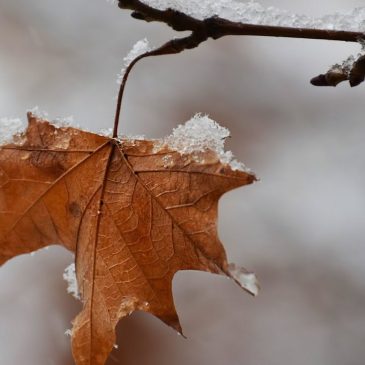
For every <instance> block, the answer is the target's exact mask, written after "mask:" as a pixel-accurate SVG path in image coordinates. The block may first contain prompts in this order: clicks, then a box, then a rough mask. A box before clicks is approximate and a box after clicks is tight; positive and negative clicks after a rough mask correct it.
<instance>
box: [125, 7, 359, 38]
mask: <svg viewBox="0 0 365 365" xmlns="http://www.w3.org/2000/svg"><path fill="white" fill-rule="evenodd" d="M141 2H142V3H143V4H145V5H148V6H150V7H151V8H154V9H158V10H162V11H166V10H167V9H173V10H175V11H178V12H180V13H184V14H186V15H189V16H191V17H193V18H195V19H199V20H204V19H208V18H213V17H219V18H222V19H226V20H229V21H231V22H237V23H247V24H257V25H270V26H279V27H294V28H311V29H327V30H343V31H354V32H364V31H365V7H359V8H355V9H353V10H351V11H349V12H345V13H340V12H336V13H334V14H327V15H325V16H322V17H319V18H315V17H311V16H307V15H301V14H295V13H291V12H290V11H288V10H281V9H278V8H275V7H273V6H269V7H265V6H262V5H261V4H260V3H259V2H256V1H245V2H242V1H237V0H142V1H141ZM122 3H123V2H122Z"/></svg>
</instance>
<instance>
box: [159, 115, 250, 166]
mask: <svg viewBox="0 0 365 365" xmlns="http://www.w3.org/2000/svg"><path fill="white" fill-rule="evenodd" d="M229 136H230V131H229V130H228V129H227V128H225V127H221V126H220V125H219V124H218V123H217V122H215V121H214V120H212V119H210V118H209V117H208V116H207V115H202V114H195V115H194V117H193V118H191V119H190V120H188V121H187V122H186V123H185V124H180V125H179V126H178V127H177V128H175V129H174V130H173V132H172V134H171V135H170V136H168V137H165V139H164V140H162V141H161V146H163V145H167V146H168V147H169V148H171V149H173V150H175V151H177V152H179V153H181V154H193V155H196V156H197V158H198V156H199V152H204V151H207V150H210V151H213V152H215V154H216V156H217V157H218V159H219V161H220V162H221V163H223V164H228V165H229V166H230V167H231V169H232V170H234V171H235V170H239V171H245V172H248V173H251V170H250V169H248V168H247V167H246V166H245V165H244V164H243V163H241V162H238V161H237V160H236V159H234V156H233V153H232V152H231V151H225V150H224V144H225V141H226V139H227V138H228V137H229Z"/></svg>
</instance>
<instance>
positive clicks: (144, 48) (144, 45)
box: [117, 38, 152, 84]
mask: <svg viewBox="0 0 365 365" xmlns="http://www.w3.org/2000/svg"><path fill="white" fill-rule="evenodd" d="M151 50H152V48H151V47H150V44H149V42H148V40H147V38H144V39H141V40H140V41H138V42H137V43H136V44H135V45H134V46H133V48H132V49H131V50H130V51H129V53H128V54H127V56H126V57H124V58H123V68H122V70H121V71H120V74H119V75H118V79H117V83H118V84H121V83H122V81H123V77H124V74H125V71H126V70H127V68H128V66H129V65H130V64H131V63H132V62H133V61H134V60H135V59H136V58H137V57H139V56H141V55H142V54H144V53H146V52H149V51H151Z"/></svg>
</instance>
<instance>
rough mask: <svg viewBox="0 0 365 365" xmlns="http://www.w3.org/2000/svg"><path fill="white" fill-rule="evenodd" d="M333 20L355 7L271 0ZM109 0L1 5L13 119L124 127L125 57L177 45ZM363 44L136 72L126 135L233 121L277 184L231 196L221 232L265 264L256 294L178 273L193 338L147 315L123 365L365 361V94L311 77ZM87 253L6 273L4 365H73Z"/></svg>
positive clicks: (45, 254)
mask: <svg viewBox="0 0 365 365" xmlns="http://www.w3.org/2000/svg"><path fill="white" fill-rule="evenodd" d="M262 2H263V3H264V4H266V5H273V6H277V7H282V8H286V9H289V10H291V11H295V12H302V13H307V14H311V15H317V16H320V15H323V14H325V13H329V12H334V11H336V10H339V11H341V10H350V9H351V8H353V7H355V6H360V5H361V3H362V1H355V0H322V1H321V2H319V1H318V0H297V1H295V2H293V1H290V0H267V1H262ZM175 35H176V34H174V33H173V32H172V31H171V30H169V29H168V28H167V27H166V26H164V25H161V24H145V23H143V22H139V21H137V20H133V19H132V18H130V17H129V13H128V12H126V11H121V10H119V9H118V8H117V7H116V6H115V5H111V4H109V3H107V2H106V1H105V0H63V1H56V0H35V1H28V0H0V116H8V117H11V116H13V117H22V118H25V112H26V109H28V108H31V107H33V106H35V105H39V107H40V109H42V110H46V111H48V112H49V114H50V117H51V118H56V117H59V116H68V115H73V116H74V117H75V121H76V122H77V123H79V124H80V125H82V126H84V127H87V128H89V129H92V130H96V131H97V130H99V129H101V128H107V127H111V126H112V119H113V114H114V107H115V95H116V92H117V85H116V83H115V80H116V75H117V73H118V72H119V70H120V68H121V66H122V59H123V57H124V56H125V55H126V54H127V53H128V51H129V50H130V48H131V47H132V45H133V44H134V43H135V42H136V41H137V40H139V39H141V38H144V37H146V36H147V37H148V38H149V39H150V41H151V43H152V44H154V45H158V44H160V43H162V42H163V41H166V40H167V39H169V38H171V37H172V36H175ZM358 50H359V47H358V46H356V45H352V44H344V43H339V42H329V41H328V42H326V41H315V40H312V41H311V40H289V39H269V38H266V39H263V38H261V39H260V38H254V37H239V38H226V39H221V40H219V41H209V42H207V43H206V44H204V45H202V46H201V47H199V48H198V49H196V50H193V51H188V52H186V53H184V54H181V55H179V56H167V57H165V58H155V59H148V60H145V61H143V62H142V63H141V64H139V65H138V66H137V67H136V69H135V71H134V73H133V74H132V76H131V78H130V82H129V85H128V88H127V93H126V96H125V99H124V105H123V113H122V122H121V132H122V133H124V134H145V135H146V136H148V137H161V136H164V135H167V134H169V133H170V131H171V129H172V128H173V127H174V126H176V125H177V124H179V123H182V122H184V121H186V120H187V119H189V118H190V117H191V116H192V115H193V114H194V113H195V112H203V113H208V114H209V115H210V116H211V117H212V118H213V119H215V120H217V121H218V122H220V124H221V125H224V126H226V127H228V128H229V129H230V130H231V132H232V138H231V139H230V140H229V142H228V148H229V149H231V150H233V152H234V153H235V155H236V156H237V157H238V158H239V159H240V160H241V161H243V162H245V163H246V165H248V166H249V167H251V168H252V169H253V170H254V171H256V172H257V174H258V176H259V177H260V178H261V182H260V183H257V184H255V185H253V186H250V187H246V188H242V189H238V190H236V191H234V192H231V193H229V194H227V195H226V196H225V197H224V199H222V201H221V203H220V212H219V213H220V221H219V229H220V236H221V239H222V241H223V242H224V243H225V246H226V249H227V253H228V255H229V258H230V260H231V261H234V262H236V263H238V264H242V265H244V266H246V267H247V268H249V269H251V270H254V271H255V272H256V273H257V274H258V276H259V278H260V282H261V285H262V291H261V294H260V295H259V297H257V298H255V299H253V298H251V297H250V296H248V295H247V294H245V293H244V292H242V291H240V289H239V288H238V287H236V286H235V285H234V284H233V283H232V282H230V281H227V280H226V279H225V278H223V277H218V276H214V275H208V274H205V273H198V272H184V273H180V274H178V275H177V276H176V278H175V280H174V294H175V300H176V305H177V308H178V311H179V313H180V317H181V321H182V324H183V327H184V331H185V334H186V335H187V336H188V339H187V340H184V339H183V338H181V337H180V336H177V335H176V334H175V333H174V332H173V331H171V330H170V329H169V328H167V327H165V326H164V325H163V324H162V323H160V322H159V321H158V320H157V319H155V318H153V317H151V316H149V315H147V314H144V313H137V314H133V315H132V316H131V317H129V318H127V319H125V320H123V321H122V322H121V323H120V325H119V327H118V344H119V349H118V350H115V351H113V354H112V358H111V359H110V361H109V363H108V364H109V365H112V364H119V363H120V364H133V365H142V364H143V365H146V364H149V365H157V364H158V365H170V364H176V365H185V364H192V365H198V364H199V365H204V364H207V365H208V364H209V365H212V364H214V365H215V364H217V365H218V364H228V365H239V364H244V365H294V364H295V365H344V364H346V365H363V364H364V361H365V360H364V359H365V346H364V343H365V282H364V275H365V267H364V255H365V247H364V236H365V225H364V218H365V194H364V193H365V170H364V165H365V155H364V150H365V147H364V144H363V141H364V135H365V125H364V124H365V123H364V113H365V103H364V94H365V86H364V85H362V86H360V87H358V88H355V89H350V88H349V86H348V85H345V84H344V85H341V86H339V87H338V88H336V89H325V88H314V87H312V86H311V85H310V84H309V79H310V78H311V77H312V76H315V75H317V74H318V73H321V72H323V71H325V70H326V69H327V67H328V66H330V65H332V64H333V63H335V62H338V61H341V60H342V59H345V58H346V57H347V56H348V55H349V54H350V53H352V52H357V51H358ZM71 260H72V256H71V254H70V253H68V252H66V251H65V250H64V249H62V248H59V247H52V248H50V249H49V250H43V251H41V252H39V253H37V254H36V255H35V256H33V257H31V256H27V257H25V256H23V257H18V258H16V259H14V260H12V261H11V262H9V263H7V264H6V265H5V266H3V267H2V268H1V269H0V364H6V365H20V364H27V365H65V364H72V363H73V361H72V358H71V354H70V346H69V338H67V337H66V336H64V335H63V333H64V331H65V330H66V329H67V328H70V321H71V320H72V318H74V317H75V315H76V313H77V312H78V311H79V310H80V303H78V302H77V301H76V300H74V299H73V298H72V297H71V296H69V295H68V294H67V293H66V283H64V282H63V280H62V272H63V269H64V268H65V267H66V266H67V265H68V264H69V263H70V262H71Z"/></svg>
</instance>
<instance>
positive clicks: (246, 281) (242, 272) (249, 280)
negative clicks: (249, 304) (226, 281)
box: [228, 264, 260, 296]
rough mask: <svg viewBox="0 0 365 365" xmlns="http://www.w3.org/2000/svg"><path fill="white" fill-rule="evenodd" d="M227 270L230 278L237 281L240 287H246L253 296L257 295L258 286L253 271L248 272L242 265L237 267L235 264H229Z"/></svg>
mask: <svg viewBox="0 0 365 365" xmlns="http://www.w3.org/2000/svg"><path fill="white" fill-rule="evenodd" d="M228 271H229V273H230V275H231V277H232V279H234V280H235V281H237V282H238V283H239V285H240V286H241V287H242V288H244V289H246V290H247V291H249V292H250V293H251V294H252V295H254V296H256V295H258V293H259V290H260V287H259V283H258V280H257V278H256V275H255V274H254V273H252V272H248V271H247V270H246V269H244V268H243V267H239V266H237V265H235V264H229V266H228Z"/></svg>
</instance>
